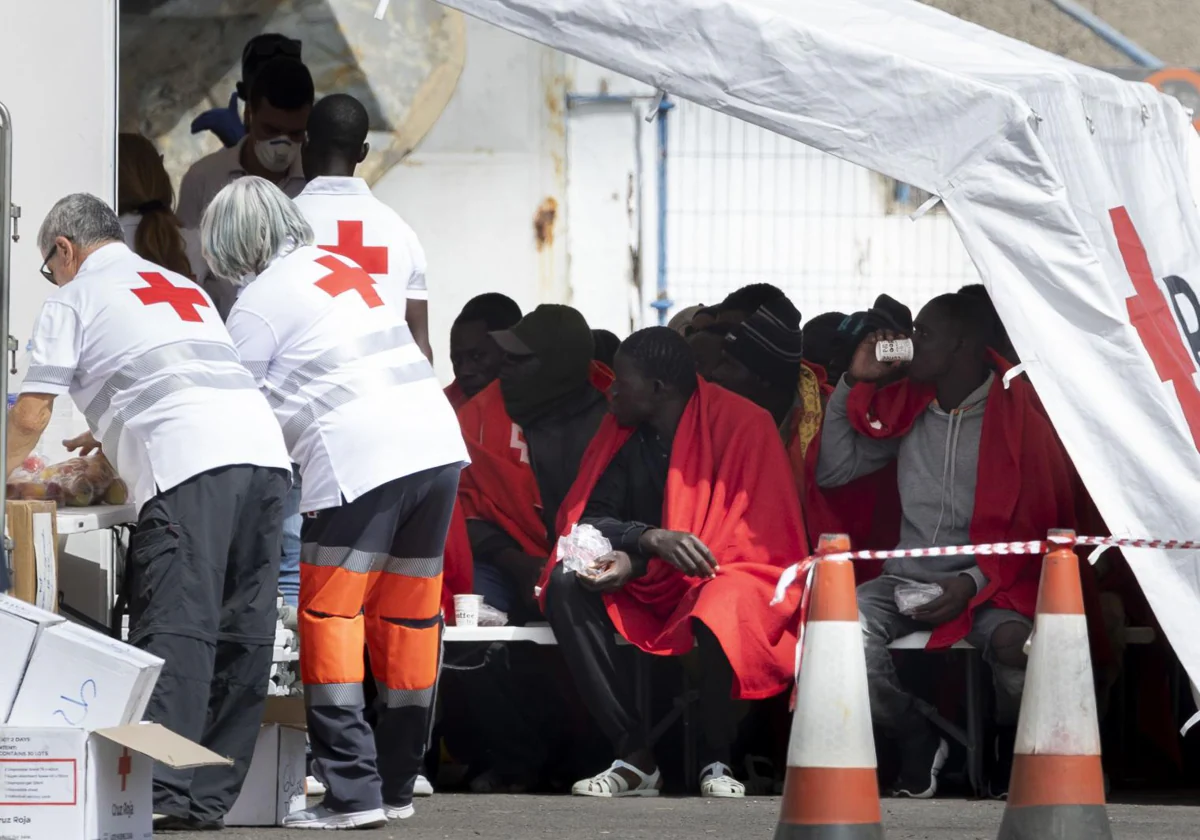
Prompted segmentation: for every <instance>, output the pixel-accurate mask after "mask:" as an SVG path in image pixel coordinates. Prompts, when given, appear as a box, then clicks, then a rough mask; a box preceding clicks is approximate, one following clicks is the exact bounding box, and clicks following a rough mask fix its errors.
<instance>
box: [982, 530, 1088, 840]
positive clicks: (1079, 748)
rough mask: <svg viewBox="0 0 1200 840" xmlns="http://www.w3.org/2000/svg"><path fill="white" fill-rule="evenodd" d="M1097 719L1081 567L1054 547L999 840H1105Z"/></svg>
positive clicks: (1068, 534)
mask: <svg viewBox="0 0 1200 840" xmlns="http://www.w3.org/2000/svg"><path fill="white" fill-rule="evenodd" d="M1050 537H1051V541H1053V540H1054V538H1055V537H1065V538H1069V539H1071V540H1074V538H1075V534H1074V532H1072V531H1051V532H1050ZM1097 720H1098V719H1097V717H1096V691H1095V687H1094V684H1093V682H1092V658H1091V653H1090V652H1089V650H1088V631H1087V619H1086V618H1085V617H1084V613H1083V589H1082V587H1081V586H1080V582H1079V561H1078V559H1077V558H1076V556H1075V552H1074V550H1072V549H1071V548H1060V549H1057V550H1055V551H1051V552H1050V553H1049V554H1047V555H1046V557H1045V560H1044V561H1043V563H1042V581H1041V587H1040V588H1039V589H1038V600H1037V617H1036V618H1035V619H1034V628H1033V644H1032V646H1031V647H1030V651H1029V664H1028V665H1027V666H1026V670H1025V691H1024V693H1023V695H1022V697H1021V718H1020V721H1019V722H1018V724H1017V745H1016V752H1015V755H1014V756H1013V769H1012V779H1011V781H1010V782H1009V788H1008V805H1007V807H1006V808H1005V809H1004V820H1003V821H1002V822H1001V823H1000V835H999V840H1084V839H1085V838H1086V840H1111V838H1112V828H1111V827H1110V826H1109V824H1108V811H1107V809H1106V808H1105V806H1104V771H1103V769H1102V768H1101V765H1100V726H1099V723H1098V722H1097Z"/></svg>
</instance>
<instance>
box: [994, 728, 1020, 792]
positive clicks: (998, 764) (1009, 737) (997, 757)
mask: <svg viewBox="0 0 1200 840" xmlns="http://www.w3.org/2000/svg"><path fill="white" fill-rule="evenodd" d="M1016 746H1017V728H1016V727H1015V726H1004V727H999V728H998V729H997V730H996V738H995V740H994V741H993V743H992V758H993V761H994V763H993V764H992V771H991V773H990V775H989V776H988V785H987V787H988V790H987V793H988V798H990V799H999V800H1007V799H1008V782H1009V779H1011V778H1012V766H1013V751H1014V750H1015V749H1016Z"/></svg>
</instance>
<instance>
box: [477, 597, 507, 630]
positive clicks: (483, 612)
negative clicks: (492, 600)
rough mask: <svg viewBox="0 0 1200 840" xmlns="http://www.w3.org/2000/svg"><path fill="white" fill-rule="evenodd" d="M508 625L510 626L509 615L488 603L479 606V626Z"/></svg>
mask: <svg viewBox="0 0 1200 840" xmlns="http://www.w3.org/2000/svg"><path fill="white" fill-rule="evenodd" d="M506 624H508V613H506V612H502V611H500V610H498V609H496V608H495V607H493V606H492V605H491V604H488V603H486V602H485V603H482V604H480V605H479V624H478V626H480V627H503V626H504V625H506Z"/></svg>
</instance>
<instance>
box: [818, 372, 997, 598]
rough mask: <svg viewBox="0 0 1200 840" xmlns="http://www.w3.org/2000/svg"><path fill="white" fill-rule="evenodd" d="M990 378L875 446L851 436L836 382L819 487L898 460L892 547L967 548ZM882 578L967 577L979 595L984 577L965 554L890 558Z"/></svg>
mask: <svg viewBox="0 0 1200 840" xmlns="http://www.w3.org/2000/svg"><path fill="white" fill-rule="evenodd" d="M994 378H995V374H989V375H988V378H987V381H986V382H984V383H983V384H982V385H980V386H979V387H978V388H976V389H975V390H974V391H973V392H972V393H971V394H970V395H969V396H968V397H967V398H966V399H965V400H963V402H962V405H960V406H959V407H958V408H956V409H954V410H953V411H950V412H946V411H943V410H942V409H941V407H940V406H939V405H938V404H937V400H934V401H933V402H932V403H931V404H930V405H929V408H927V409H926V410H925V411H924V412H923V413H922V414H921V416H920V417H918V418H917V419H916V420H915V421H914V422H913V426H912V429H910V430H909V432H908V434H906V435H905V436H904V437H902V438H894V439H889V440H876V439H874V438H868V437H864V436H863V435H860V434H859V433H858V432H856V431H855V430H854V427H853V426H851V425H850V420H849V418H848V417H847V415H846V398H847V397H848V396H849V395H850V386H849V385H847V384H846V380H845V379H842V380H841V381H840V382H838V385H837V388H836V389H835V390H834V392H833V395H832V396H831V397H830V398H829V404H828V406H826V409H825V424H824V427H823V428H822V430H821V454H820V458H819V459H818V460H817V484H818V485H819V486H821V487H840V486H841V485H843V484H849V483H850V482H851V481H853V480H854V479H856V478H858V477H859V476H863V475H867V474H868V473H872V472H875V471H876V470H878V469H880V468H881V467H883V466H885V465H886V464H887V463H888V462H889V461H891V460H892V459H893V458H895V459H897V465H896V466H897V473H898V483H899V488H900V509H901V522H900V543H899V544H898V545H897V546H896V547H897V548H932V547H935V546H940V545H963V544H966V543H969V542H970V531H971V519H972V517H973V516H974V512H975V481H976V477H977V473H978V468H979V439H980V436H981V434H982V432H983V412H984V408H985V407H986V406H987V397H988V390H989V389H990V388H991V387H992V381H993V379H994ZM883 571H884V573H885V574H889V575H895V576H896V577H901V578H905V579H907V580H915V581H922V582H926V583H933V582H936V581H939V580H944V579H946V578H950V577H954V576H955V575H960V574H969V575H970V576H971V577H972V578H974V580H975V586H976V587H977V589H978V590H982V589H983V587H984V584H985V583H987V578H986V577H985V576H984V574H983V572H981V571H980V570H979V567H978V566H977V565H976V564H975V559H974V558H973V557H971V556H969V555H959V556H954V557H923V558H904V559H893V560H888V561H886V562H885V563H884V565H883Z"/></svg>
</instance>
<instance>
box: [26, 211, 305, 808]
mask: <svg viewBox="0 0 1200 840" xmlns="http://www.w3.org/2000/svg"><path fill="white" fill-rule="evenodd" d="M38 247H39V248H40V249H41V253H42V254H43V256H44V260H43V263H42V269H41V270H42V276H43V277H45V278H46V279H47V280H49V281H50V282H51V283H53V284H54V285H55V286H56V289H55V291H54V292H53V293H52V294H51V295H50V297H49V298H47V299H46V303H45V304H44V306H43V307H42V312H41V315H40V316H39V317H38V322H37V326H36V327H35V329H34V335H33V358H32V362H31V364H30V367H29V371H28V372H27V374H26V376H25V381H24V383H23V384H22V386H21V394H20V396H19V397H18V398H17V401H16V404H15V405H14V406H13V409H12V411H11V413H10V415H9V437H8V451H7V453H6V457H7V461H8V464H7V470H8V472H7V473H6V475H9V474H11V473H12V471H13V470H14V469H15V468H16V467H18V466H19V465H20V464H21V462H22V461H24V460H25V458H26V457H27V456H28V455H29V453H30V452H32V451H33V448H34V446H35V445H36V444H37V442H38V439H39V438H40V437H41V435H42V433H43V432H44V431H45V429H46V426H47V424H48V423H49V421H50V415H51V411H52V409H53V406H54V401H55V399H56V398H58V397H60V396H63V395H69V396H70V397H71V399H72V400H73V401H74V403H75V405H76V406H77V407H78V408H79V410H80V412H82V413H83V415H84V416H85V417H86V418H87V423H88V428H89V430H90V431H88V432H87V433H85V434H83V435H80V436H79V437H77V438H75V439H74V440H71V441H64V443H65V445H66V446H67V448H68V449H71V450H75V449H79V450H81V453H82V454H83V455H87V454H89V453H90V452H91V451H93V450H95V449H98V448H100V449H102V450H103V453H104V455H105V457H106V458H108V460H109V461H110V462H112V464H113V465H114V466H115V467H116V469H117V473H118V474H119V475H120V476H121V477H122V478H123V479H125V481H126V483H127V484H128V485H129V488H130V492H131V495H132V497H133V502H134V504H135V505H136V506H137V509H138V522H137V531H136V533H135V534H134V537H133V542H132V545H131V551H130V557H129V562H128V565H127V567H126V575H127V581H126V583H127V586H128V592H129V596H130V597H129V606H130V616H129V625H130V626H129V641H130V644H133V645H135V646H137V647H139V648H142V649H143V650H146V651H148V652H149V653H152V654H154V655H155V656H158V657H160V658H162V659H163V660H164V662H165V664H164V666H163V671H162V675H161V676H160V677H159V680H158V683H157V684H156V686H155V688H154V694H153V695H152V697H151V700H150V705H149V706H148V707H147V709H146V719H147V720H151V721H155V722H157V723H161V724H163V725H164V726H166V727H167V728H168V729H171V730H172V731H174V732H177V733H179V734H180V735H183V736H184V737H186V738H191V739H192V740H194V741H198V742H200V743H202V744H204V745H205V746H207V747H209V748H210V749H212V750H213V751H215V752H217V753H218V754H220V755H225V756H229V757H231V758H232V759H233V760H234V763H233V766H231V767H203V768H199V769H196V770H182V771H181V770H171V769H168V768H166V767H165V766H164V765H161V764H160V765H156V767H155V776H154V810H155V813H156V814H158V815H161V818H160V819H156V821H155V827H156V828H170V827H174V828H177V829H206V828H217V827H220V824H221V820H222V818H223V817H224V815H225V813H226V812H228V810H229V808H230V807H231V806H232V805H233V803H234V801H235V800H236V798H237V796H238V793H239V792H240V790H241V787H242V782H243V781H244V779H245V774H246V770H247V768H248V767H249V764H250V759H251V757H252V756H253V754H254V743H255V740H256V738H257V736H258V729H259V726H260V724H261V722H262V715H263V707H264V705H265V703H266V687H267V682H268V680H269V679H270V670H271V653H272V646H273V644H274V640H275V598H276V588H277V577H278V573H279V556H280V531H281V527H282V520H283V499H284V496H285V494H286V493H287V491H288V486H289V482H290V475H291V462H290V460H289V458H288V453H287V448H286V447H285V445H284V441H283V435H282V433H281V432H280V429H279V424H278V423H277V422H276V421H275V417H274V415H273V414H272V413H271V408H270V406H269V405H268V403H267V401H266V399H265V398H264V397H263V396H262V394H261V393H260V392H259V390H258V387H257V386H256V384H255V381H254V377H253V376H252V375H251V374H250V372H249V371H247V370H246V368H245V367H243V366H242V363H241V360H240V358H239V356H238V353H237V350H236V349H235V348H234V346H233V341H232V340H231V339H230V337H229V333H228V332H226V330H225V327H224V325H223V324H222V323H221V318H220V316H219V315H218V314H217V310H216V308H215V307H213V305H212V301H211V300H210V299H209V298H208V296H207V295H206V294H205V293H204V292H203V291H202V290H201V289H200V287H199V286H197V285H196V284H195V283H192V282H191V281H190V280H188V279H187V278H185V277H183V276H182V275H179V274H175V273H174V272H172V271H169V270H167V269H165V268H163V267H161V266H158V265H155V264H154V263H152V262H150V261H148V260H145V259H142V258H141V257H140V256H138V255H137V254H135V253H134V252H133V251H131V250H130V249H129V248H128V247H127V246H126V245H125V243H124V238H123V235H122V231H121V223H120V220H119V219H118V218H117V214H116V213H115V212H114V211H113V210H112V208H110V207H108V205H106V204H105V203H104V202H102V201H101V200H100V199H98V198H96V197H95V196H91V195H85V194H75V195H69V196H67V197H66V198H64V199H62V200H61V201H59V202H58V203H57V204H55V205H54V207H53V208H51V210H50V212H49V214H48V215H47V216H46V219H45V221H44V222H43V223H42V226H41V229H40V231H39V232H38Z"/></svg>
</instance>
